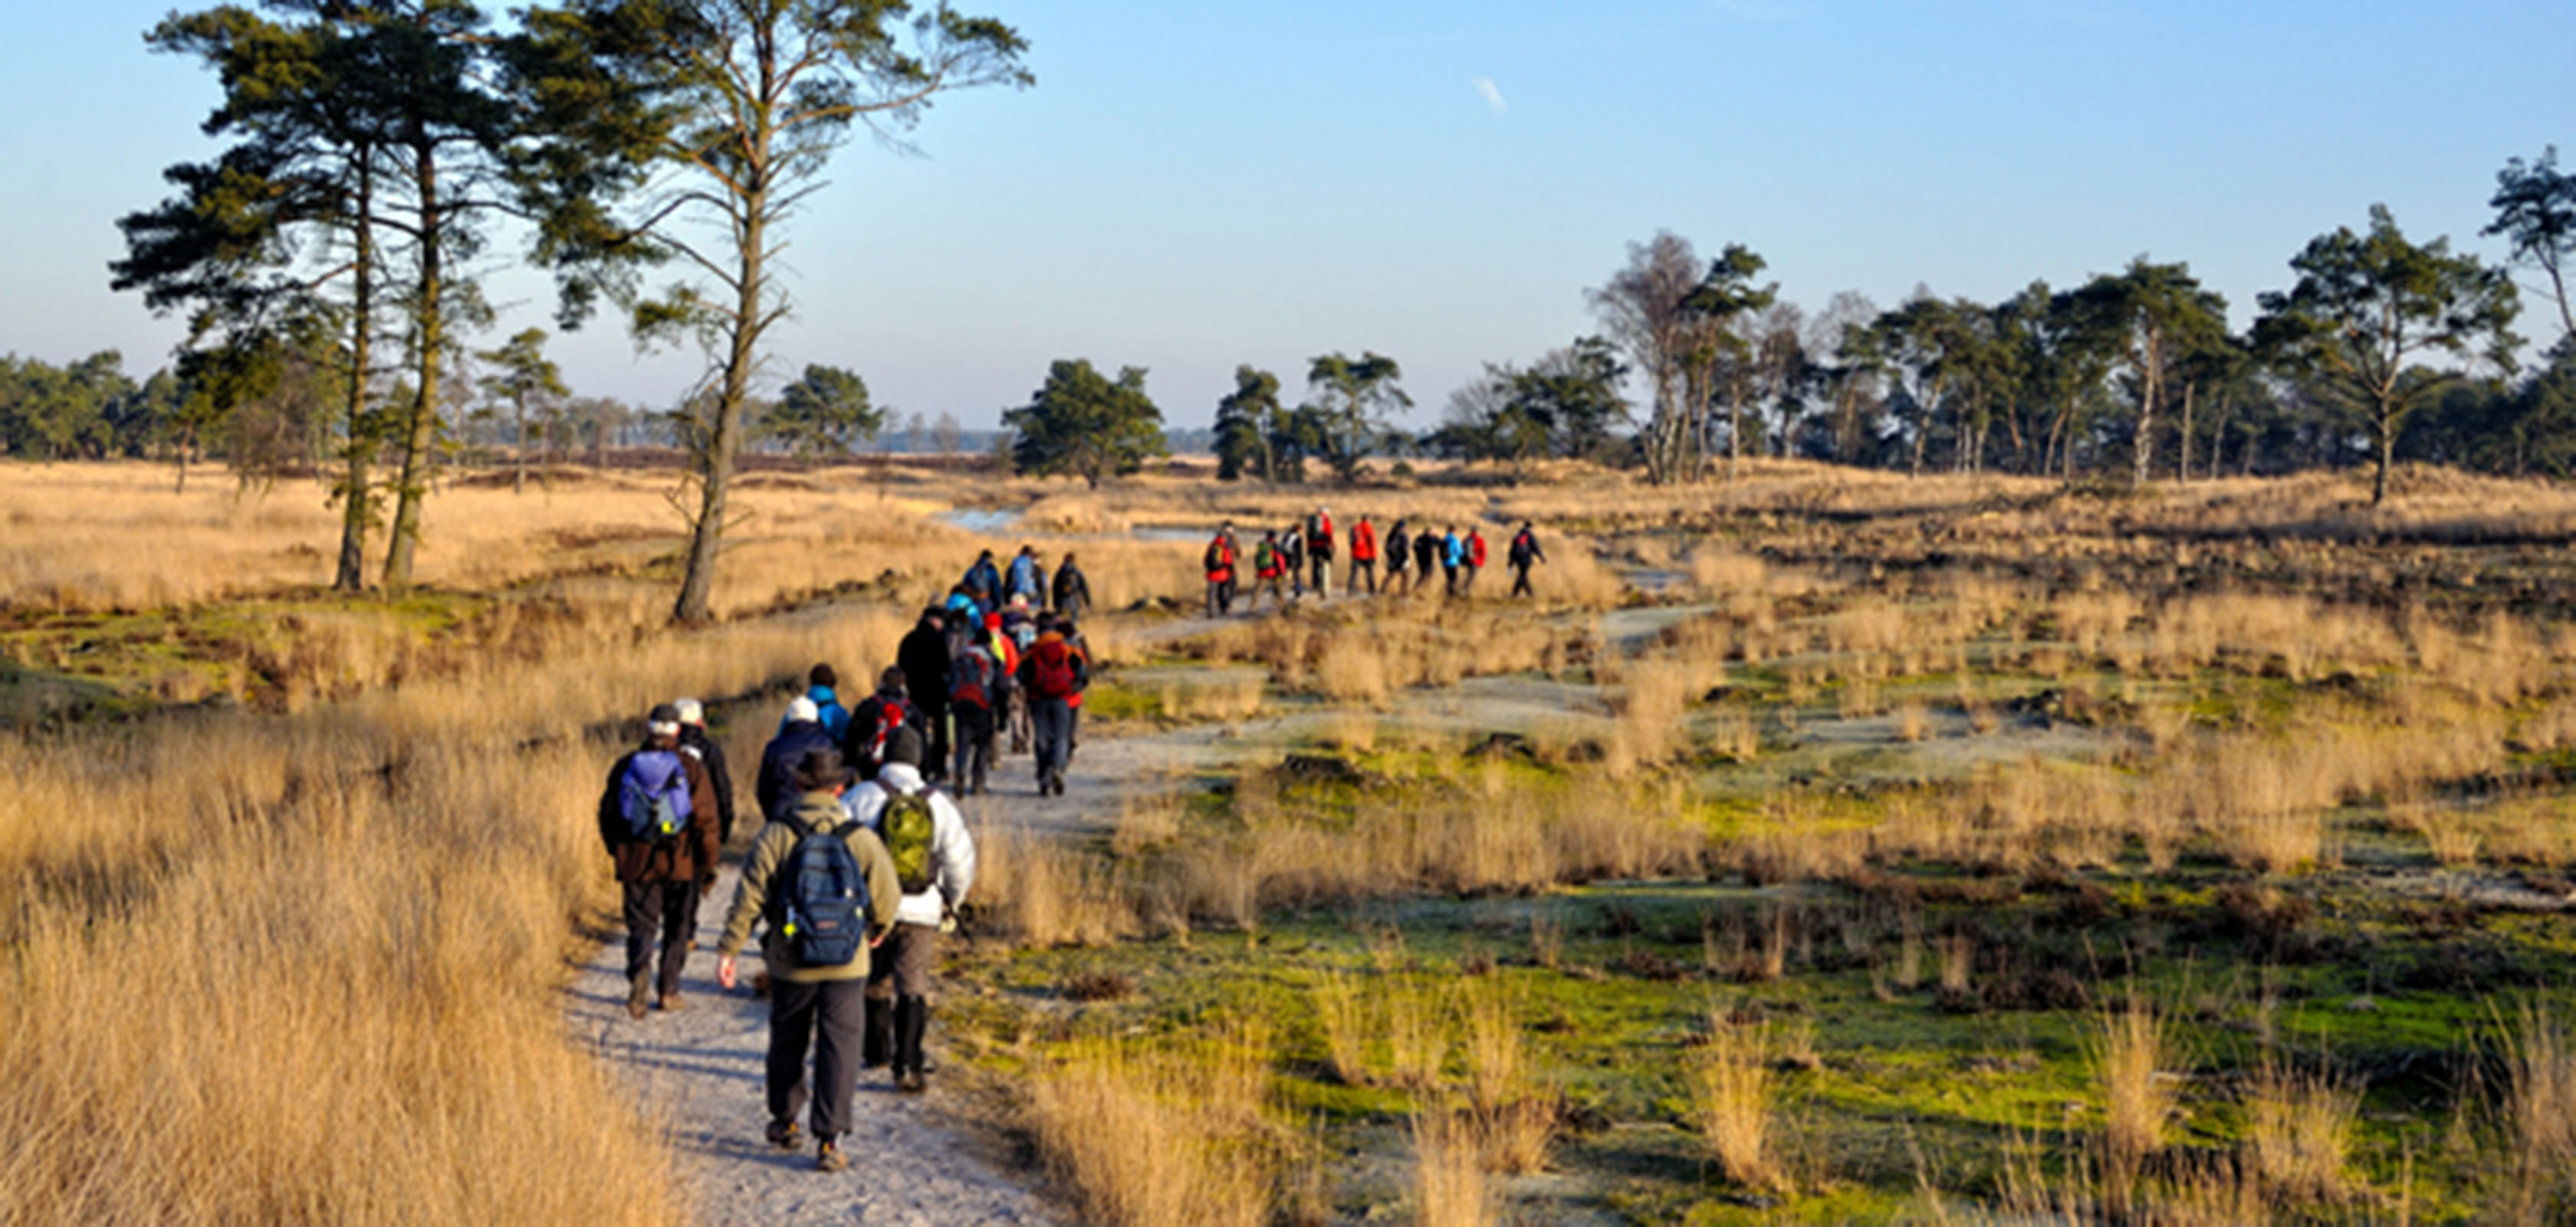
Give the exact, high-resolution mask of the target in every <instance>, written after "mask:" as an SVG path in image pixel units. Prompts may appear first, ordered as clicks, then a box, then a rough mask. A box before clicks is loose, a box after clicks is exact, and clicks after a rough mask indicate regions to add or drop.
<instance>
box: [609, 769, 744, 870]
mask: <svg viewBox="0 0 2576 1227" xmlns="http://www.w3.org/2000/svg"><path fill="white" fill-rule="evenodd" d="M670 748H671V747H668V746H655V745H652V744H650V743H647V744H646V745H644V746H643V747H641V748H640V749H638V750H637V751H636V753H642V752H643V751H644V750H653V749H670ZM634 757H635V755H634V754H628V755H626V756H624V757H622V758H620V759H618V760H617V765H616V766H614V767H611V768H609V769H608V787H607V788H606V789H605V790H604V791H602V792H601V793H600V794H599V841H600V842H601V843H602V844H605V845H606V846H607V848H608V854H609V855H610V856H611V857H614V858H616V860H617V880H618V881H620V882H704V881H708V880H710V879H712V878H714V877H715V876H716V849H717V848H718V846H719V841H720V840H721V838H722V836H721V834H720V829H719V822H720V819H719V817H718V815H717V812H716V790H715V785H714V784H712V783H711V782H709V780H708V778H707V769H706V766H705V764H703V763H700V762H699V761H698V760H697V759H696V758H695V757H692V756H690V755H687V754H682V755H680V769H681V770H682V771H685V772H687V773H688V778H689V829H688V830H687V831H685V832H683V833H682V834H681V836H680V838H679V839H677V840H674V841H672V842H670V843H667V844H657V843H656V842H654V841H652V840H646V839H637V838H635V837H634V836H633V835H631V834H629V833H628V830H627V826H626V815H625V814H624V813H623V812H622V811H621V810H620V809H619V807H618V792H619V784H620V783H621V782H622V781H623V780H624V779H625V777H626V764H627V763H628V761H630V760H632V759H633V758H634Z"/></svg>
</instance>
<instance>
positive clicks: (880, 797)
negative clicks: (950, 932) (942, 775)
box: [841, 763, 975, 925]
mask: <svg viewBox="0 0 2576 1227" xmlns="http://www.w3.org/2000/svg"><path fill="white" fill-rule="evenodd" d="M924 787H925V786H924V785H923V784H922V782H921V772H920V770H919V769H917V768H915V767H913V766H911V765H910V764H907V763H887V764H886V765H885V766H883V767H879V768H878V769H877V778H876V779H875V780H873V781H871V782H869V783H866V784H861V785H859V786H858V787H856V788H853V789H851V790H850V791H848V792H847V793H844V794H842V797H841V805H842V808H844V809H847V810H848V811H849V812H850V817H851V818H852V819H853V820H855V821H857V822H859V823H860V824H862V825H864V826H866V827H867V828H868V829H869V830H871V831H876V832H877V833H878V834H880V835H882V834H884V832H883V831H882V830H879V829H878V821H877V820H878V818H879V816H880V815H882V814H883V813H884V812H885V806H886V798H887V797H888V795H889V793H888V791H887V790H888V789H890V788H891V789H893V790H895V791H898V792H907V793H913V792H922V791H924ZM928 791H929V795H930V818H931V837H930V870H931V884H930V889H928V890H925V891H922V892H921V893H919V894H913V895H905V896H904V897H903V905H902V906H900V907H898V908H896V909H895V919H896V920H898V921H900V922H902V923H904V924H914V925H937V924H938V923H939V920H940V917H941V916H942V915H943V914H945V913H946V911H947V910H948V909H949V908H953V907H955V906H957V905H958V904H960V903H964V902H965V901H966V892H967V891H968V890H970V889H972V888H973V887H974V885H975V837H974V836H972V835H969V834H967V833H966V815H964V814H961V813H959V812H957V803H956V802H955V801H952V800H949V799H948V794H947V793H944V792H940V791H939V790H937V789H929V790H928Z"/></svg>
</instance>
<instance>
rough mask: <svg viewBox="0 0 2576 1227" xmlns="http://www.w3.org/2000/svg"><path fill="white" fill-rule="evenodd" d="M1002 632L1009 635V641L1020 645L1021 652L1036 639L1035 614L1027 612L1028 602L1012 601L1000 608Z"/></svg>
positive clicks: (1036, 623) (1036, 622) (1036, 625)
mask: <svg viewBox="0 0 2576 1227" xmlns="http://www.w3.org/2000/svg"><path fill="white" fill-rule="evenodd" d="M1002 632H1003V633H1004V634H1007V635H1009V636H1010V637H1011V642H1013V643H1016V644H1018V645H1020V650H1021V651H1023V652H1025V651H1028V650H1029V645H1030V644H1032V643H1036V642H1037V641H1038V619H1037V615H1036V614H1033V613H1031V612H1029V603H1028V602H1026V601H1013V602H1011V604H1010V605H1009V606H1008V607H1006V608H1004V609H1003V610H1002Z"/></svg>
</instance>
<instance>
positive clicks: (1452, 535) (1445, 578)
mask: <svg viewBox="0 0 2576 1227" xmlns="http://www.w3.org/2000/svg"><path fill="white" fill-rule="evenodd" d="M1466 565H1467V543H1466V542H1464V541H1461V540H1459V539H1458V526H1457V525H1455V524H1452V525H1450V526H1449V529H1448V531H1446V532H1443V533H1441V534H1440V579H1441V591H1442V593H1443V594H1444V595H1447V596H1456V595H1458V570H1459V568H1461V567H1464V566H1466Z"/></svg>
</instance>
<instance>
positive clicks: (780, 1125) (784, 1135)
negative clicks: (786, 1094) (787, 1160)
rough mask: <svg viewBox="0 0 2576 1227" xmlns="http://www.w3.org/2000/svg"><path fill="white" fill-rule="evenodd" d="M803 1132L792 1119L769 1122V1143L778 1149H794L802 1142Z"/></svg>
mask: <svg viewBox="0 0 2576 1227" xmlns="http://www.w3.org/2000/svg"><path fill="white" fill-rule="evenodd" d="M804 1140H805V1138H804V1134H803V1132H802V1131H801V1130H799V1129H797V1127H796V1122H794V1121H792V1120H774V1121H771V1122H769V1144H770V1145H772V1146H775V1147H777V1148H779V1149H780V1150H794V1149H796V1148H797V1146H798V1145H800V1144H802V1143H803V1142H804Z"/></svg>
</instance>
